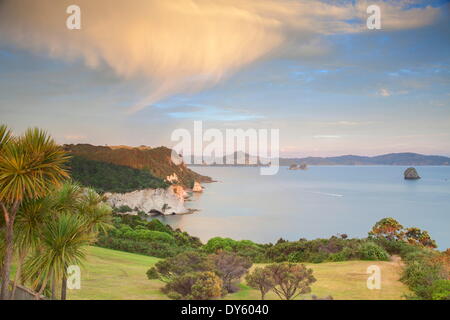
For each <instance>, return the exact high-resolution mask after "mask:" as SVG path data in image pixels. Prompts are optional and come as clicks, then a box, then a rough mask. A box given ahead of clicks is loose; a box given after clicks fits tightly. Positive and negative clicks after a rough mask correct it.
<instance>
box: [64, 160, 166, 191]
mask: <svg viewBox="0 0 450 320" xmlns="http://www.w3.org/2000/svg"><path fill="white" fill-rule="evenodd" d="M69 167H70V171H71V175H72V178H73V179H74V180H75V181H78V182H79V183H81V184H82V185H84V186H89V187H92V188H95V189H96V190H97V191H99V192H120V193H125V192H131V191H134V190H140V189H147V188H153V189H156V188H167V187H168V186H169V184H168V183H167V182H165V181H164V180H162V179H160V178H157V177H155V176H153V175H151V174H150V173H149V172H148V171H145V170H139V169H134V168H130V167H126V166H120V165H116V164H112V163H107V162H100V161H95V160H89V159H86V158H83V157H79V156H73V157H72V158H71V159H70V161H69Z"/></svg>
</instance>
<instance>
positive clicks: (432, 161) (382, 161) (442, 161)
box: [280, 153, 450, 166]
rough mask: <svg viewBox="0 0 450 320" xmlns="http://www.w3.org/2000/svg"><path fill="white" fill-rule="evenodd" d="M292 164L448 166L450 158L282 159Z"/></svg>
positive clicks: (399, 155)
mask: <svg viewBox="0 0 450 320" xmlns="http://www.w3.org/2000/svg"><path fill="white" fill-rule="evenodd" d="M292 164H298V165H300V164H307V165H315V166H323V165H346V166H351V165H355V166H356V165H358V166H361V165H389V166H448V165H450V158H449V157H444V156H434V155H423V154H418V153H389V154H383V155H380V156H374V157H367V156H355V155H344V156H338V157H323V158H322V157H307V158H280V165H281V166H290V165H292Z"/></svg>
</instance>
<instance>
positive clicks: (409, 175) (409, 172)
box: [404, 168, 420, 180]
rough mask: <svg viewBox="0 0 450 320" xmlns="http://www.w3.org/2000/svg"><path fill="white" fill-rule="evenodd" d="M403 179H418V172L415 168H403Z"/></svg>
mask: <svg viewBox="0 0 450 320" xmlns="http://www.w3.org/2000/svg"><path fill="white" fill-rule="evenodd" d="M404 175H405V179H406V180H417V179H420V176H419V174H418V173H417V170H416V169H415V168H408V169H406V170H405V173H404Z"/></svg>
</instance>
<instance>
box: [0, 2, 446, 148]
mask: <svg viewBox="0 0 450 320" xmlns="http://www.w3.org/2000/svg"><path fill="white" fill-rule="evenodd" d="M233 1H234V0H233ZM324 2H325V3H327V1H324ZM328 2H329V1H328ZM403 2H404V4H403V6H402V7H401V11H400V13H399V14H403V13H406V12H408V11H409V10H411V9H414V8H416V9H417V8H418V10H421V9H425V8H427V6H430V5H431V6H433V7H434V8H435V9H436V10H437V11H436V12H437V13H438V14H435V15H433V18H432V19H431V20H430V19H429V20H426V21H424V22H423V23H418V24H417V25H414V24H413V25H409V24H408V25H406V26H401V27H398V28H386V29H382V30H371V31H368V30H363V31H358V32H354V31H351V32H347V31H341V32H330V30H328V29H327V30H326V31H324V32H311V31H310V30H309V29H308V28H306V27H304V26H300V27H298V26H297V25H296V24H292V25H289V26H287V27H286V30H287V29H289V30H288V31H284V29H283V33H274V37H273V39H274V40H273V41H272V38H267V39H265V40H264V42H261V43H256V44H255V47H258V46H259V47H260V48H259V47H258V48H259V50H260V51H255V52H256V53H253V52H250V50H249V48H251V46H250V47H242V48H241V47H240V46H239V47H237V48H234V47H233V48H230V54H228V55H223V56H220V57H219V58H217V59H220V60H218V61H219V62H220V63H216V62H217V61H214V63H210V64H208V61H209V60H207V61H205V60H204V59H209V57H210V56H209V55H203V51H204V49H203V46H202V44H203V43H197V46H195V45H192V47H191V48H190V50H192V51H194V53H196V54H195V55H192V56H187V57H186V60H183V59H180V58H179V57H177V59H176V61H178V63H180V64H179V65H176V66H174V67H173V68H169V69H163V70H162V71H161V72H167V74H168V76H167V77H166V76H165V74H159V73H158V74H156V75H155V73H154V72H153V70H154V69H155V68H157V67H158V66H159V65H161V64H163V63H165V62H166V61H165V60H164V55H161V56H158V57H162V58H160V59H163V60H159V61H156V62H155V63H154V64H152V65H151V67H148V69H146V67H147V65H146V66H144V67H142V70H143V72H142V73H141V72H140V70H141V69H140V68H141V66H140V64H139V63H136V64H130V65H128V64H127V62H123V63H124V64H125V65H124V66H123V65H122V62H121V60H120V59H119V60H118V58H117V55H113V54H112V53H114V51H113V50H114V48H113V49H111V48H108V49H107V50H112V51H113V52H112V53H111V54H109V53H110V51H102V53H99V54H96V55H95V56H94V58H95V59H91V58H92V57H91V56H90V54H91V53H90V51H89V50H90V47H89V45H90V44H89V42H83V43H84V45H83V49H82V50H84V51H82V50H81V49H80V50H78V49H79V48H78V47H75V46H79V42H76V44H75V45H74V47H73V48H72V47H69V46H68V45H67V43H66V44H64V46H63V47H62V49H61V48H60V47H58V45H59V43H56V44H55V41H60V42H61V43H62V41H63V40H59V38H55V37H54V35H53V34H50V32H48V38H49V39H51V41H52V42H50V40H48V41H49V42H48V43H51V45H50V44H48V45H46V42H45V41H47V40H46V37H47V33H46V32H47V31H46V30H47V29H46V26H39V27H40V28H41V29H39V28H37V29H39V31H40V32H41V33H39V38H37V39H38V40H36V43H34V42H33V41H27V40H26V39H27V36H30V37H35V36H36V34H37V33H36V32H37V31H36V30H35V29H34V28H30V30H29V31H27V29H26V27H27V26H26V25H25V27H24V28H23V30H25V31H24V35H23V39H24V40H23V43H21V42H20V40H17V39H18V37H17V35H14V39H15V40H14V41H12V40H11V39H12V36H11V37H8V35H12V34H13V33H14V32H13V31H11V29H8V28H6V27H5V25H2V24H1V23H0V115H1V121H0V122H2V123H6V124H8V125H9V126H11V127H12V128H13V129H14V130H15V131H17V132H20V131H23V130H24V129H25V128H27V127H30V126H39V127H42V128H46V129H47V130H48V131H49V132H50V133H51V134H52V135H53V136H54V137H55V138H56V139H57V141H58V142H60V143H92V144H99V145H104V144H108V145H118V144H126V145H141V144H145V145H150V146H158V145H167V146H171V145H173V142H171V141H170V134H171V132H172V131H173V130H175V129H177V128H187V129H192V126H193V121H194V120H203V121H204V127H206V128H208V127H210V128H218V129H226V128H243V129H246V128H268V129H270V128H275V129H280V137H281V141H280V146H281V151H282V155H284V156H308V155H313V156H332V155H341V154H360V155H375V154H382V153H388V152H406V151H408V152H419V153H426V154H442V155H450V23H449V14H448V12H449V6H448V2H447V1H403ZM280 3H282V2H281V1H280ZM342 3H343V5H344V6H349V4H348V1H343V2H342ZM271 4H272V5H277V1H275V2H273V1H272V2H271ZM11 8H12V9H10V10H15V8H14V7H11ZM243 8H244V7H243ZM346 8H347V7H346ZM245 10H250V11H249V12H253V11H251V10H260V9H258V8H257V9H254V8H246V7H245ZM13 12H19V11H13ZM205 12H206V11H205ZM255 12H256V13H258V14H260V15H264V14H265V13H263V12H261V11H255ZM382 13H383V11H382ZM0 16H1V14H0ZM423 16H424V15H423V14H421V12H420V11H417V14H416V15H414V16H412V17H413V18H417V21H419V20H420V19H422V17H423ZM19 18H20V17H19ZM382 18H383V16H382ZM23 19H25V17H23ZM99 19H100V18H99ZM408 19H411V16H409V17H408ZM0 21H1V20H0ZM205 21H206V23H209V20H208V19H206V20H205ZM280 21H284V20H280ZM382 21H383V20H382ZM405 21H406V20H405ZM350 24H353V22H350ZM355 24H356V22H355ZM393 25H395V24H393ZM318 26H319V27H321V25H318ZM340 26H341V25H340V24H336V25H334V26H333V28H334V29H336V28H337V27H340ZM28 27H29V26H28ZM294 27H295V28H294ZM326 27H327V28H328V27H329V26H328V25H326ZM86 28H87V29H88V30H87V31H89V25H88V26H86ZM305 28H306V29H305ZM262 30H263V31H264V32H265V34H264V35H266V34H267V33H270V32H272V29H262ZM250 31H251V32H253V29H252V30H250ZM250 31H249V34H250ZM127 32H131V31H127ZM277 32H278V31H277ZM35 33H36V34H35ZM243 33H244V31H243ZM234 34H235V33H229V32H227V33H224V35H226V36H227V37H232V36H233V35H234ZM280 34H281V35H282V36H283V37H280V39H281V38H282V39H283V40H282V41H279V40H278V38H277V37H275V36H279V35H280ZM219 35H220V34H219ZM2 36H3V37H2ZM109 36H111V35H109ZM186 36H189V34H187V35H186ZM214 36H215V37H217V35H214ZM20 39H22V38H20ZM30 39H34V38H30ZM55 39H56V40H55ZM205 39H207V40H202V39H200V40H201V41H203V42H204V41H209V40H208V39H210V38H205ZM230 39H231V38H230ZM298 39H300V40H298ZM69 40H70V39H69ZM69 40H67V39H65V40H64V41H69ZM200 40H199V41H200ZM40 41H42V43H41V42H40ZM173 41H176V39H174V40H173ZM192 41H194V39H193V40H192ZM242 41H245V38H244V39H240V43H241V42H242ZM270 41H272V42H270ZM30 43H32V44H30ZM69 43H70V42H69ZM266 43H270V47H268V46H266ZM163 45H164V43H162V44H161V46H163ZM172 45H173V44H172V43H170V46H172ZM149 46H150V45H149ZM221 46H222V45H221ZM55 48H56V49H55ZM50 49H51V50H50ZM170 49H171V50H172V51H171V52H172V53H173V47H170ZM240 49H242V50H243V52H239V51H238V50H240ZM244 49H245V50H244ZM52 50H53V51H52ZM58 50H59V51H61V52H62V53H61V52H59V51H58ZM92 50H93V49H92ZM105 50H106V49H105ZM124 50H125V51H124V52H127V51H126V48H125V49H124ZM141 50H142V49H141ZM149 50H151V48H149ZM180 50H181V49H180ZM215 50H216V51H217V48H215ZM225 50H228V49H227V48H225V49H224V51H225ZM255 50H256V49H255ZM264 50H265V51H264ZM67 51H69V52H70V53H71V54H70V55H68V54H67ZM79 51H80V52H81V53H80V52H79ZM197 51H198V52H197ZM72 52H73V54H72ZM86 52H87V53H86ZM105 52H107V54H105ZM162 52H163V53H164V51H162ZM234 52H236V55H239V54H240V55H242V57H240V59H239V60H236V61H234V60H233V61H232V58H235V57H230V55H234ZM247 52H248V55H249V56H251V57H252V59H250V58H249V59H245V58H246V53H247ZM252 54H253V56H252ZM111 57H112V58H111ZM132 57H134V55H133V56H132ZM199 57H201V59H200V58H199ZM119 58H120V56H119ZM136 59H137V60H138V61H140V57H137V58H136ZM199 59H200V60H201V61H200V63H199V61H198V60H199ZM202 59H203V60H202ZM91 60H92V61H94V62H92V61H91ZM97 60H99V61H100V62H98V61H97ZM117 61H119V62H120V63H118V62H117ZM180 61H181V62H180ZM229 61H232V62H233V63H229ZM242 61H244V62H242ZM152 62H153V61H152ZM191 63H192V64H193V65H195V63H197V64H199V66H200V67H197V65H195V67H191V66H190V64H191ZM204 66H207V67H204ZM218 66H220V67H221V68H220V72H218V71H217V70H219V68H218ZM208 68H210V69H208ZM135 69H136V70H137V71H136V72H131V71H130V72H129V73H128V72H127V70H135ZM180 69H183V70H184V69H186V70H187V71H186V72H185V73H181V75H179V74H178V73H177V71H178V70H180ZM147 70H151V71H148V72H147ZM180 72H181V71H180ZM171 78H174V79H177V82H176V83H175V84H172V83H170V81H169V82H168V80H167V79H169V80H170V79H171ZM149 79H150V80H149ZM158 81H159V82H160V83H164V84H165V83H169V84H168V85H167V87H168V88H169V89H168V90H165V91H163V92H164V94H162V95H160V96H158V99H152V100H149V101H150V102H149V103H148V104H145V105H144V107H143V108H140V110H139V111H136V112H129V111H130V108H133V106H134V105H136V104H139V103H142V101H145V98H146V96H149V95H150V96H152V94H153V92H157V91H158V88H159V87H158ZM185 82H186V83H188V84H189V85H190V86H189V88H187V87H186V83H185ZM149 83H150V84H149ZM155 83H156V84H155ZM191 84H195V86H194V85H192V86H191Z"/></svg>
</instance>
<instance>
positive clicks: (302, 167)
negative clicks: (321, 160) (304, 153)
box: [289, 163, 308, 170]
mask: <svg viewBox="0 0 450 320" xmlns="http://www.w3.org/2000/svg"><path fill="white" fill-rule="evenodd" d="M307 169H308V165H307V164H306V163H302V164H291V166H290V167H289V170H307Z"/></svg>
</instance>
